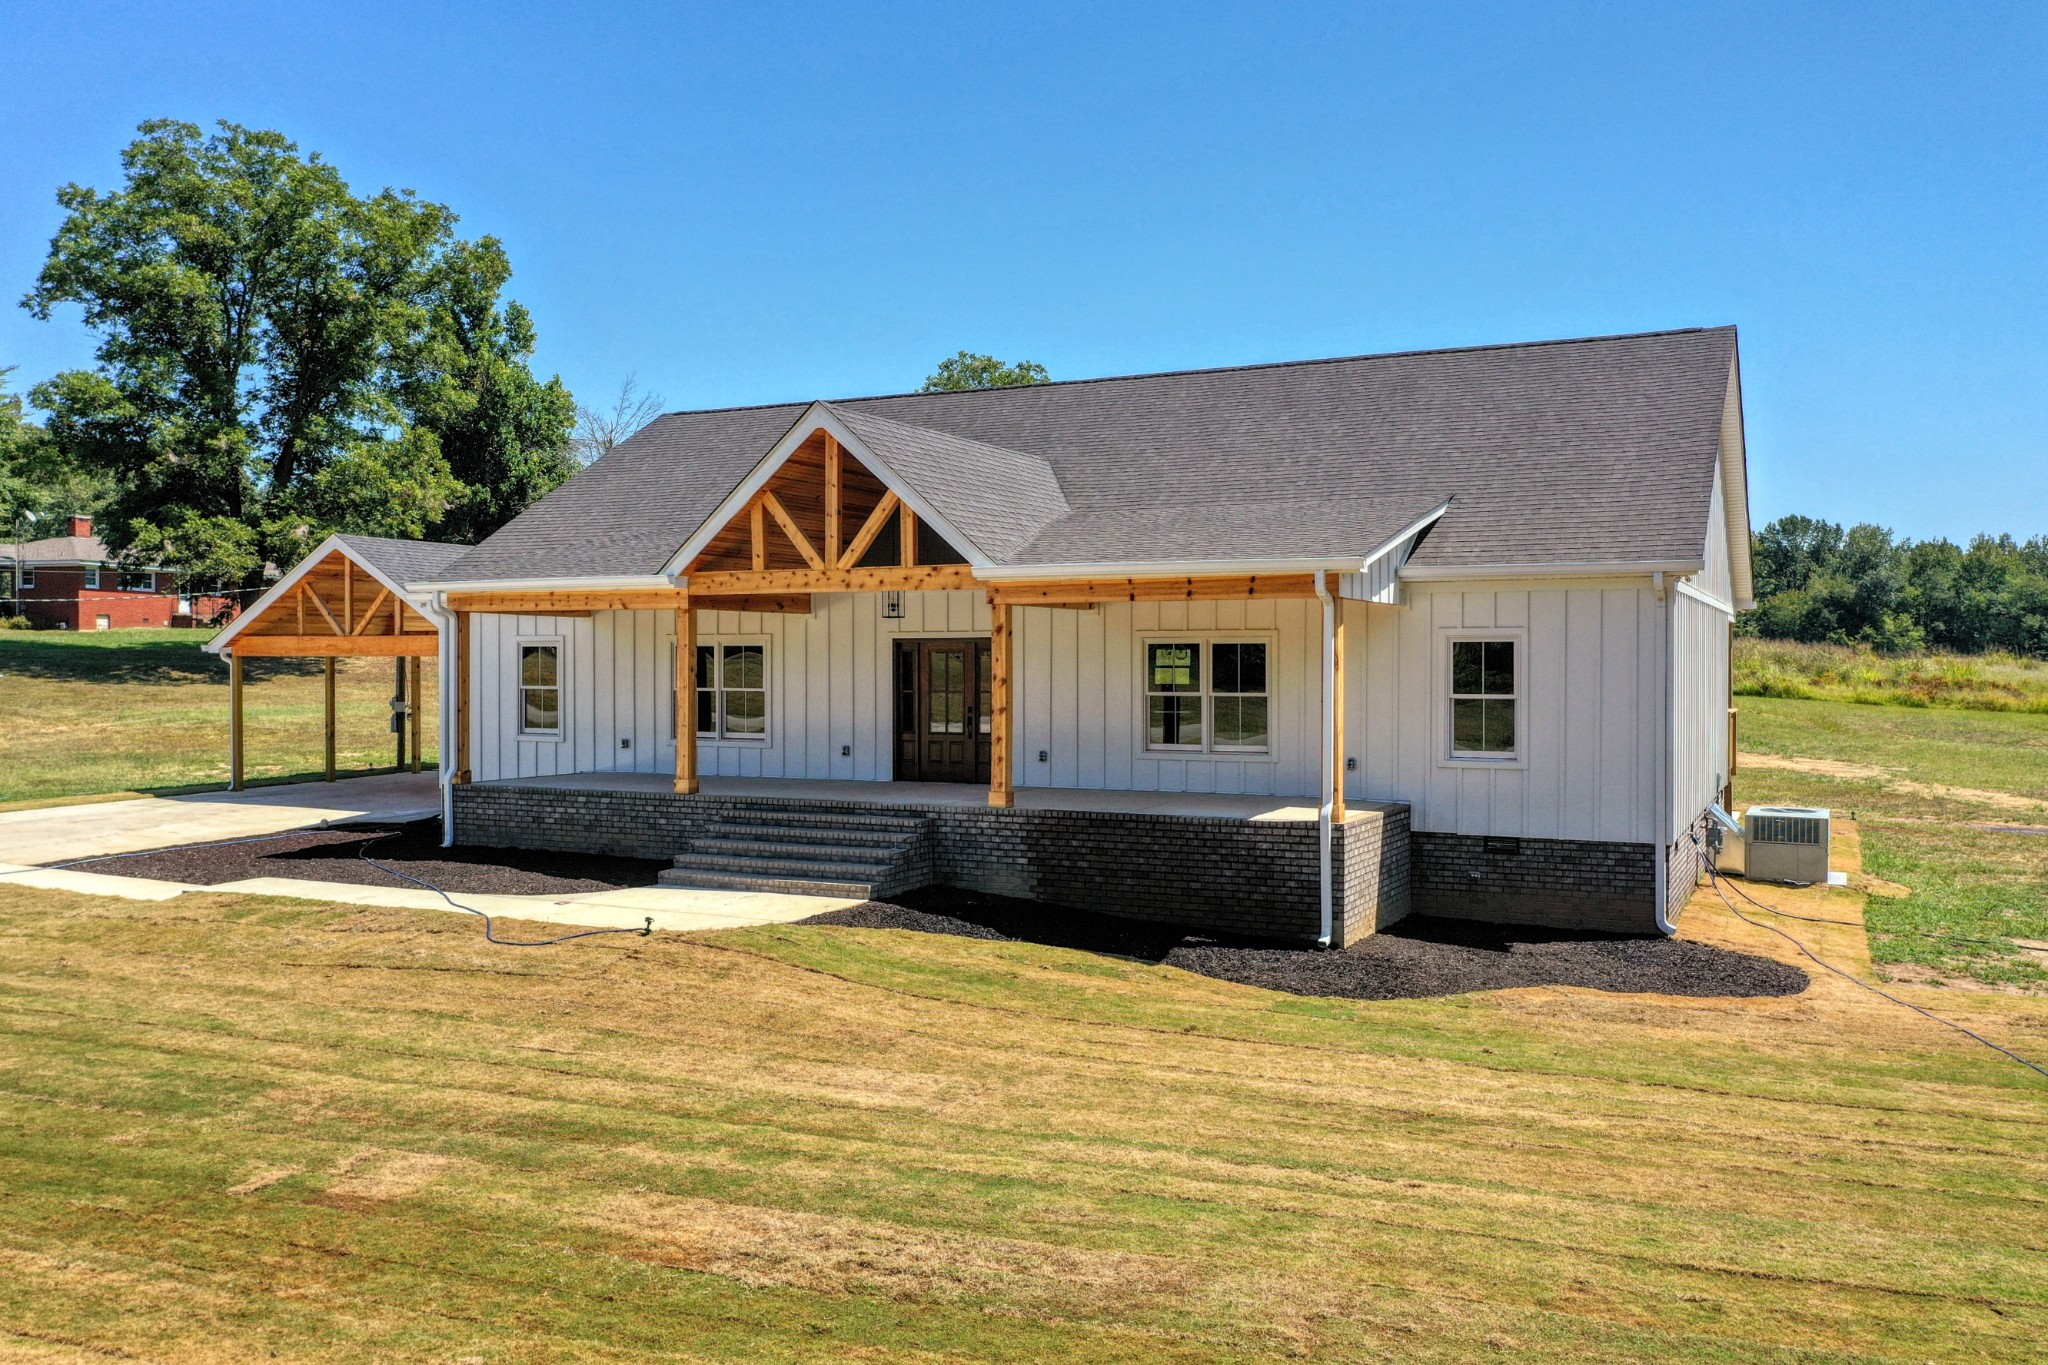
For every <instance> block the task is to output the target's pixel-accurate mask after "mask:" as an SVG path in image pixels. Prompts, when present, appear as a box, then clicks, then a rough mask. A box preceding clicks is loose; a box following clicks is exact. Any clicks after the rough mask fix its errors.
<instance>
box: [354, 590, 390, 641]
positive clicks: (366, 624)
mask: <svg viewBox="0 0 2048 1365" xmlns="http://www.w3.org/2000/svg"><path fill="white" fill-rule="evenodd" d="M389 596H391V589H389V588H380V589H378V590H377V600H376V601H374V602H372V603H370V609H369V610H368V611H366V612H364V613H363V619H362V620H360V621H358V622H356V628H355V629H354V630H353V631H351V632H350V634H353V635H361V634H362V633H363V632H364V631H365V630H368V629H369V628H370V622H372V621H374V620H376V619H377V609H378V608H380V607H382V606H383V605H384V599H385V598H387V597H389Z"/></svg>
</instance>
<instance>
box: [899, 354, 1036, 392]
mask: <svg viewBox="0 0 2048 1365" xmlns="http://www.w3.org/2000/svg"><path fill="white" fill-rule="evenodd" d="M1051 381H1052V376H1051V375H1050V374H1047V373H1046V369H1045V366H1043V365H1041V364H1039V363H1038V362H1037V361H1035V360H1020V361H1018V362H1017V363H1016V364H1014V365H1012V364H1010V363H1008V362H1007V361H1002V360H997V359H996V358H995V357H994V356H992V355H979V354H977V353H975V352H973V351H960V352H958V353H956V354H954V355H950V356H947V357H946V358H945V359H944V360H941V361H940V362H939V368H938V369H936V370H934V371H932V372H931V373H930V374H929V375H926V376H925V381H924V383H923V384H922V385H921V386H920V387H919V388H918V392H919V393H954V392H958V391H959V390H962V389H1010V388H1016V387H1018V386H1020V385H1024V384H1046V383H1050V382H1051Z"/></svg>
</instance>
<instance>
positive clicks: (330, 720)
mask: <svg viewBox="0 0 2048 1365" xmlns="http://www.w3.org/2000/svg"><path fill="white" fill-rule="evenodd" d="M320 662H322V663H323V664H325V665H326V668H324V669H323V670H322V675H323V676H322V680H321V695H322V697H323V698H324V700H325V708H326V709H325V712H324V714H325V717H326V724H325V725H324V726H322V728H321V736H322V740H323V742H322V744H321V752H322V754H323V755H324V756H325V758H326V762H325V764H324V769H325V774H324V775H325V778H326V780H327V781H329V782H332V781H333V780H334V666H335V664H336V662H338V661H337V660H336V659H335V657H334V656H333V655H332V654H330V655H328V656H327V657H326V658H325V659H322V660H321V661H320Z"/></svg>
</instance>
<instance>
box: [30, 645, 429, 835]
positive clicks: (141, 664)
mask: <svg viewBox="0 0 2048 1365" xmlns="http://www.w3.org/2000/svg"><path fill="white" fill-rule="evenodd" d="M212 636H213V632H211V631H204V630H117V631H104V632H86V633H71V632H61V631H0V715H4V716H5V717H6V718H7V722H8V723H7V725H6V726H5V727H4V728H0V803H5V802H22V801H48V800H53V799H60V798H63V797H67V796H80V795H89V794H99V793H109V792H128V791H151V790H162V789H165V788H178V787H186V786H193V785H200V784H206V783H221V782H225V781H226V780H227V774H228V723H227V717H228V688H227V664H226V663H225V662H224V661H223V660H220V659H218V658H215V657H214V656H213V655H211V654H207V653H204V652H203V651H202V650H201V649H200V646H201V645H203V644H204V643H205V642H206V641H207V640H209V639H211V638H212ZM320 671H321V667H320V663H319V661H317V660H294V659H255V660H251V661H250V662H249V664H248V665H247V675H248V691H247V695H246V697H245V700H244V717H245V724H246V727H247V739H248V746H249V747H248V768H247V771H248V775H249V776H250V778H252V779H260V778H269V777H284V776H289V775H293V774H309V773H317V772H318V771H319V769H320V765H321V751H320V748H321V746H320V731H321V712H322V700H321V677H320ZM434 675H435V665H434V661H433V660H431V659H430V660H428V661H427V662H426V667H425V669H424V678H425V686H424V690H425V692H426V705H427V707H428V710H427V712H426V715H425V718H424V724H425V733H426V736H427V740H426V749H427V759H428V761H429V762H432V760H433V753H434V738H433V736H434V724H435V722H434V710H433V707H434V701H435V691H434V688H435V683H434ZM391 689H392V663H391V661H390V660H388V659H350V660H344V661H343V662H342V665H341V668H340V679H339V685H338V687H337V695H338V698H339V716H340V724H339V727H338V732H337V736H336V761H337V764H338V766H339V767H340V768H341V769H343V770H344V771H360V770H367V769H370V768H373V767H377V766H382V765H388V764H390V762H391V757H392V738H391V733H390V729H389V725H390V709H389V705H388V699H389V697H390V695H391Z"/></svg>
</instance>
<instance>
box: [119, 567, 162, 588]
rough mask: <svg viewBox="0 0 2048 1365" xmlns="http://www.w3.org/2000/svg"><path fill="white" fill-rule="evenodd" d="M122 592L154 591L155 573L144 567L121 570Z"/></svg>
mask: <svg viewBox="0 0 2048 1365" xmlns="http://www.w3.org/2000/svg"><path fill="white" fill-rule="evenodd" d="M121 591H122V592H155V591H156V575H155V574H153V573H151V572H149V571H148V570H146V569H139V570H137V569H123V570H121Z"/></svg>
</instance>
